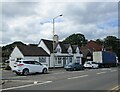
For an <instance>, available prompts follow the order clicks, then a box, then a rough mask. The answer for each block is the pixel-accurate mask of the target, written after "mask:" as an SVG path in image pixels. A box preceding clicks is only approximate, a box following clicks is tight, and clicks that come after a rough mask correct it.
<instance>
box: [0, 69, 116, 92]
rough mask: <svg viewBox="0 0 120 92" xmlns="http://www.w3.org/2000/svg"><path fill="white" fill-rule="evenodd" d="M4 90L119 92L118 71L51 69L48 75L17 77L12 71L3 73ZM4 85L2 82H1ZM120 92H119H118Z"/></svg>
mask: <svg viewBox="0 0 120 92" xmlns="http://www.w3.org/2000/svg"><path fill="white" fill-rule="evenodd" d="M2 80H3V81H5V83H3V84H2V89H3V90H111V91H112V90H115V91H116V90H117V89H118V88H117V87H116V86H117V85H118V69H117V68H101V69H86V70H82V71H65V70H64V69H63V68H61V69H50V71H49V73H48V74H31V75H28V76H17V75H16V74H14V73H13V72H11V71H6V70H4V71H3V73H2ZM1 83H2V81H1ZM117 91H118V90H117Z"/></svg>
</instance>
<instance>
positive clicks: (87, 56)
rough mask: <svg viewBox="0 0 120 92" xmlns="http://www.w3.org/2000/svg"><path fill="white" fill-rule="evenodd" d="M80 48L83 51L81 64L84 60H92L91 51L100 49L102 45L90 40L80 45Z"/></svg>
mask: <svg viewBox="0 0 120 92" xmlns="http://www.w3.org/2000/svg"><path fill="white" fill-rule="evenodd" d="M80 50H81V52H82V53H83V57H82V64H84V62H85V61H93V52H94V51H102V50H103V46H102V45H99V44H97V43H96V42H95V41H92V40H90V41H89V42H88V43H87V44H86V45H85V46H81V47H80Z"/></svg>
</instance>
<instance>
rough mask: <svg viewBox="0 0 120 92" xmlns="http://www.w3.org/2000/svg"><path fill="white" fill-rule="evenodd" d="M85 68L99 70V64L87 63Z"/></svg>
mask: <svg viewBox="0 0 120 92" xmlns="http://www.w3.org/2000/svg"><path fill="white" fill-rule="evenodd" d="M83 66H84V68H92V69H94V68H99V64H98V63H96V62H93V61H86V62H85V64H84V65H83Z"/></svg>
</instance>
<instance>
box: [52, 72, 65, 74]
mask: <svg viewBox="0 0 120 92" xmlns="http://www.w3.org/2000/svg"><path fill="white" fill-rule="evenodd" d="M63 73H65V72H60V73H53V74H63Z"/></svg>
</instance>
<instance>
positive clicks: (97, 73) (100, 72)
mask: <svg viewBox="0 0 120 92" xmlns="http://www.w3.org/2000/svg"><path fill="white" fill-rule="evenodd" d="M103 73H106V72H99V73H96V74H103Z"/></svg>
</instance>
